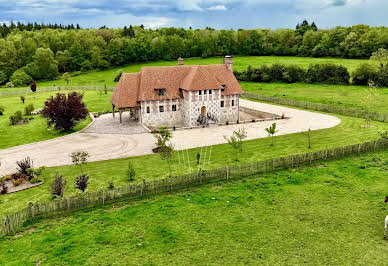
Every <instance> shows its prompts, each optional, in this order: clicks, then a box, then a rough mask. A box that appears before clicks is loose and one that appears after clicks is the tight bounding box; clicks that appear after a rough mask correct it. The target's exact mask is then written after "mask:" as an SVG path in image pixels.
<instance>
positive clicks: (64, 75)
mask: <svg viewBox="0 0 388 266" xmlns="http://www.w3.org/2000/svg"><path fill="white" fill-rule="evenodd" d="M62 79H63V80H64V81H66V86H69V82H70V80H71V74H70V73H69V72H65V73H63V75H62Z"/></svg>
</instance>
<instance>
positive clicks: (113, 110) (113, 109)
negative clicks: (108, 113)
mask: <svg viewBox="0 0 388 266" xmlns="http://www.w3.org/2000/svg"><path fill="white" fill-rule="evenodd" d="M112 114H113V117H115V105H114V104H112Z"/></svg>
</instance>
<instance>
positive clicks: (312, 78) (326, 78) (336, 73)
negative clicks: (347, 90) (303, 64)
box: [306, 64, 350, 85]
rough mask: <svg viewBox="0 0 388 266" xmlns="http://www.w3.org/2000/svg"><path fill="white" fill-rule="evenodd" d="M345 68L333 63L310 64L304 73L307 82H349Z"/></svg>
mask: <svg viewBox="0 0 388 266" xmlns="http://www.w3.org/2000/svg"><path fill="white" fill-rule="evenodd" d="M349 79H350V75H349V72H348V70H347V68H345V67H343V66H339V65H335V64H314V65H310V67H309V68H308V70H307V73H306V82H307V83H327V84H341V85H343V84H349Z"/></svg>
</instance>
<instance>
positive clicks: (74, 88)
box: [0, 86, 114, 97]
mask: <svg viewBox="0 0 388 266" xmlns="http://www.w3.org/2000/svg"><path fill="white" fill-rule="evenodd" d="M86 90H91V91H98V90H102V91H103V90H105V87H104V86H55V87H44V88H38V89H37V90H36V92H35V93H37V92H50V91H58V92H60V91H86ZM106 90H107V91H113V90H114V88H108V87H107V88H106ZM30 93H33V92H32V91H31V90H14V91H3V92H0V97H1V96H13V95H22V94H30Z"/></svg>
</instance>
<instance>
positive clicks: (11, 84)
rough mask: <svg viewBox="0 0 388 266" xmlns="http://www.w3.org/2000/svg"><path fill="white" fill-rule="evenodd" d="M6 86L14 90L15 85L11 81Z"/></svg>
mask: <svg viewBox="0 0 388 266" xmlns="http://www.w3.org/2000/svg"><path fill="white" fill-rule="evenodd" d="M5 86H6V87H8V88H13V87H14V86H15V85H13V83H12V82H11V81H9V82H7V83H5Z"/></svg>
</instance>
